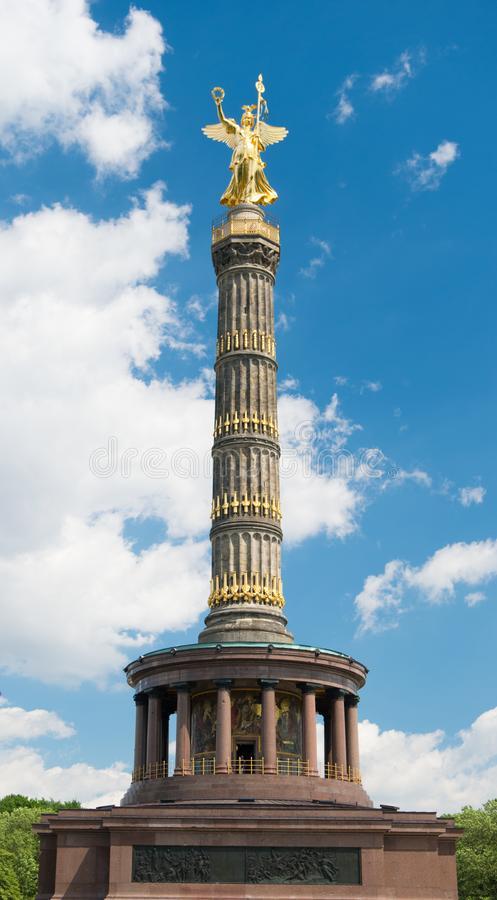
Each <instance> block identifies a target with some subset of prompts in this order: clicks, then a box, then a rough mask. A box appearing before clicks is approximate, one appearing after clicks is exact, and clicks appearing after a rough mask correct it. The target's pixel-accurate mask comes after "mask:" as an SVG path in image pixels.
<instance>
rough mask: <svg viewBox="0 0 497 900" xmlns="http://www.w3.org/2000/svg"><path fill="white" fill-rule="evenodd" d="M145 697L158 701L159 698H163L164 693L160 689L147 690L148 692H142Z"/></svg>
mask: <svg viewBox="0 0 497 900" xmlns="http://www.w3.org/2000/svg"><path fill="white" fill-rule="evenodd" d="M144 693H145V694H146V695H147V697H148V698H149V699H150V698H152V699H157V700H160V699H161V697H163V696H164V691H163V690H162V689H161V688H148V690H146V691H144Z"/></svg>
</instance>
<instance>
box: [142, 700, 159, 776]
mask: <svg viewBox="0 0 497 900" xmlns="http://www.w3.org/2000/svg"><path fill="white" fill-rule="evenodd" d="M147 696H148V715H147V756H146V759H147V766H151V765H154V764H155V763H158V762H161V756H160V750H161V726H162V694H161V692H160V691H149V692H148V694H147Z"/></svg>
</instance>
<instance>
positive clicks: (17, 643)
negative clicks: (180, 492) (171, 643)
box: [0, 515, 209, 712]
mask: <svg viewBox="0 0 497 900" xmlns="http://www.w3.org/2000/svg"><path fill="white" fill-rule="evenodd" d="M122 525H123V519H122V516H117V515H108V516H100V517H98V518H97V519H96V520H95V521H94V522H92V523H87V522H82V521H81V520H80V519H71V518H68V519H66V520H65V521H64V523H63V525H62V528H61V533H60V535H58V536H57V539H56V540H53V541H52V542H51V543H50V545H49V546H43V547H40V548H38V549H37V550H35V551H31V552H26V553H22V554H15V555H14V556H13V557H12V558H11V559H9V560H7V561H2V562H0V583H1V584H2V594H3V600H2V605H3V607H4V608H3V611H2V635H1V639H0V646H1V657H2V665H3V667H4V669H6V670H7V671H9V672H17V673H19V674H21V675H27V676H32V677H38V678H40V679H41V680H44V681H48V682H56V683H60V682H63V683H64V685H65V686H74V685H76V684H78V683H79V682H80V681H81V680H86V679H87V680H92V681H96V682H97V683H99V684H103V683H105V681H106V679H107V678H108V677H109V674H111V673H114V672H116V671H119V670H120V669H122V667H123V666H124V665H125V663H126V662H127V660H128V657H129V654H130V653H135V654H136V653H137V652H138V651H139V650H140V649H141V648H143V647H147V646H148V645H149V644H150V643H151V641H152V640H153V638H154V637H155V636H156V635H157V634H159V633H160V632H162V631H164V630H166V629H181V628H185V627H186V626H188V625H189V624H191V622H192V621H194V620H195V618H196V617H197V616H198V615H199V614H200V612H201V611H202V610H203V609H204V607H205V604H206V590H207V585H208V580H209V564H208V545H207V542H206V541H183V542H181V543H178V544H172V543H170V542H168V541H164V542H163V543H161V544H157V545H155V546H152V547H150V548H149V549H147V550H144V551H142V552H141V553H140V554H139V555H136V554H134V553H133V552H132V549H131V547H130V546H129V545H128V544H126V542H125V541H124V539H123V535H122ZM3 711H4V710H0V712H3Z"/></svg>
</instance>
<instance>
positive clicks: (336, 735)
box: [331, 689, 347, 773]
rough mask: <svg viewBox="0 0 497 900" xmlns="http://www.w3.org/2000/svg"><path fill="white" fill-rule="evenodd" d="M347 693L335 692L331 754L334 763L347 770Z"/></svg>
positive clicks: (332, 704)
mask: <svg viewBox="0 0 497 900" xmlns="http://www.w3.org/2000/svg"><path fill="white" fill-rule="evenodd" d="M344 699H345V691H342V690H338V689H337V690H335V691H334V693H333V694H332V701H331V753H332V757H333V762H334V763H335V765H337V766H338V767H339V768H340V766H343V771H344V773H345V772H346V770H347V748H346V740H345V709H344Z"/></svg>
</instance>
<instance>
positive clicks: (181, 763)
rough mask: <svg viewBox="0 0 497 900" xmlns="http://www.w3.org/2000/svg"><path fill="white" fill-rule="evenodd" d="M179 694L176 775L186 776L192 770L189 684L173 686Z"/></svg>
mask: <svg viewBox="0 0 497 900" xmlns="http://www.w3.org/2000/svg"><path fill="white" fill-rule="evenodd" d="M173 686H174V687H175V688H176V692H177V706H176V766H175V769H174V774H175V775H184V774H185V773H189V772H190V769H191V759H190V685H189V684H188V683H187V682H182V683H180V684H176V685H173Z"/></svg>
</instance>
